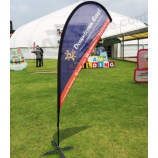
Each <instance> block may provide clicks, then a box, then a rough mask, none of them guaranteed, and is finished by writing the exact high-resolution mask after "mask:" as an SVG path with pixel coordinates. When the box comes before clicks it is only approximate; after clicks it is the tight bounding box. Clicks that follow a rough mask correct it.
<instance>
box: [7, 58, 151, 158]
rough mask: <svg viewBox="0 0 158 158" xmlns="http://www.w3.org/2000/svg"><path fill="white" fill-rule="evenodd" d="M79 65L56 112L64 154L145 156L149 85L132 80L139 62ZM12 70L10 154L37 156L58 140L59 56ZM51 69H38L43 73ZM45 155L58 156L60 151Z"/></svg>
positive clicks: (107, 157)
mask: <svg viewBox="0 0 158 158" xmlns="http://www.w3.org/2000/svg"><path fill="white" fill-rule="evenodd" d="M113 61H115V68H106V69H102V68H101V69H99V68H98V69H82V70H81V72H80V74H79V76H78V78H77V79H76V81H75V83H74V85H73V86H72V88H71V90H70V92H69V94H68V95H67V97H66V99H65V102H64V104H63V106H62V108H61V113H60V147H61V148H62V147H66V146H74V149H71V150H65V151H63V153H64V155H65V157H67V158H147V157H148V84H147V83H145V84H143V83H136V82H135V81H134V79H133V78H134V77H133V76H134V69H136V68H137V64H136V63H133V62H127V61H119V60H113ZM27 63H28V67H27V68H26V69H24V70H23V71H12V70H11V71H10V155H11V158H38V157H40V155H41V154H44V153H46V152H48V151H51V150H54V149H55V148H54V146H52V144H51V140H55V141H57V133H56V132H57V127H56V124H57V108H56V106H57V73H55V72H56V70H57V60H44V67H41V68H36V67H35V63H34V61H33V60H27ZM44 70H45V71H47V72H49V71H52V72H54V73H37V72H40V71H41V72H42V71H44ZM46 157H48V158H51V157H54V158H60V156H59V155H58V153H56V154H51V155H47V156H46Z"/></svg>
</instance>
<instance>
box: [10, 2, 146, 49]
mask: <svg viewBox="0 0 158 158" xmlns="http://www.w3.org/2000/svg"><path fill="white" fill-rule="evenodd" d="M82 2H83V1H78V2H76V3H74V4H72V5H70V6H68V7H65V8H63V9H61V10H58V11H56V12H53V13H51V14H49V15H46V16H44V17H41V18H39V19H37V20H34V21H32V22H30V23H28V24H25V25H23V26H21V27H20V28H18V29H17V30H16V31H15V32H14V34H13V35H12V37H11V40H10V48H20V47H29V46H30V47H32V46H33V42H36V44H38V45H39V46H40V47H55V40H56V39H55V38H56V34H55V33H56V32H55V31H56V30H55V25H56V26H57V25H58V26H60V25H61V26H63V25H64V24H65V22H66V20H67V18H68V16H69V15H70V13H71V12H72V10H73V9H74V8H75V7H76V6H77V5H79V4H80V3H82ZM105 8H106V6H105ZM108 12H109V14H110V15H111V18H112V23H111V24H110V25H109V26H108V28H107V30H106V31H105V33H104V34H103V36H102V38H105V37H108V36H111V35H113V34H118V33H122V32H125V31H130V30H135V29H138V28H141V27H144V26H145V24H144V23H142V22H140V21H137V20H133V19H131V18H129V17H126V16H123V15H120V14H117V13H114V12H111V11H108ZM44 40H47V41H48V40H49V41H50V42H44Z"/></svg>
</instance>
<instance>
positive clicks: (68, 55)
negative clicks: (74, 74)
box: [64, 49, 76, 61]
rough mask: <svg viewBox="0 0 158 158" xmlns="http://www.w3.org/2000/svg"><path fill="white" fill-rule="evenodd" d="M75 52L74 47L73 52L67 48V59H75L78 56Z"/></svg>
mask: <svg viewBox="0 0 158 158" xmlns="http://www.w3.org/2000/svg"><path fill="white" fill-rule="evenodd" d="M75 53H76V52H75V51H74V50H73V49H72V52H71V53H69V51H68V50H67V52H65V53H64V54H66V55H67V57H66V58H65V60H66V59H67V60H68V61H69V60H70V59H72V60H73V61H74V60H75V57H76V56H74V54H75Z"/></svg>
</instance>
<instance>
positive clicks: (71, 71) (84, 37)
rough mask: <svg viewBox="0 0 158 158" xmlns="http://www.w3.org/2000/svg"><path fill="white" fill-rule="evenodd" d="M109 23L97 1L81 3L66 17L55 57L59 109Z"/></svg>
mask: <svg viewBox="0 0 158 158" xmlns="http://www.w3.org/2000/svg"><path fill="white" fill-rule="evenodd" d="M111 21H112V19H111V17H110V15H109V13H108V12H107V10H106V9H105V8H104V7H103V6H102V5H101V4H99V3H97V2H91V1H89V2H84V3H81V4H80V5H78V6H77V7H76V8H75V9H74V10H73V11H72V13H71V14H70V16H69V18H68V19H67V22H66V24H65V26H64V29H63V33H62V37H61V41H60V47H59V55H58V104H59V105H60V108H61V107H62V104H63V102H64V100H65V98H66V96H67V94H68V92H69V90H70V89H71V87H72V85H73V83H74V81H75V80H76V78H77V76H78V74H79V73H80V71H81V69H82V67H83V65H84V64H85V62H86V60H87V59H88V57H89V55H90V54H91V53H92V50H93V49H94V47H95V45H96V44H97V43H98V41H99V39H100V38H101V36H102V34H103V33H104V31H105V29H106V28H107V26H108V25H109V23H110V22H111Z"/></svg>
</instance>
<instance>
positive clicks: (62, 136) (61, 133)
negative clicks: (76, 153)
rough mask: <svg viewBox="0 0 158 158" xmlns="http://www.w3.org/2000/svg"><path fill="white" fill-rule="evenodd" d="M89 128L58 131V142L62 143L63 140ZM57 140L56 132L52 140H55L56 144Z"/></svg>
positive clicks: (82, 127)
mask: <svg viewBox="0 0 158 158" xmlns="http://www.w3.org/2000/svg"><path fill="white" fill-rule="evenodd" d="M89 127H91V126H80V127H72V128H66V129H62V130H60V129H59V142H62V141H63V140H65V139H67V138H69V137H71V136H73V135H75V134H77V133H79V132H81V131H83V130H86V129H87V128H89ZM57 139H58V133H57V132H56V133H55V134H54V135H53V140H55V141H56V142H57Z"/></svg>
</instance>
